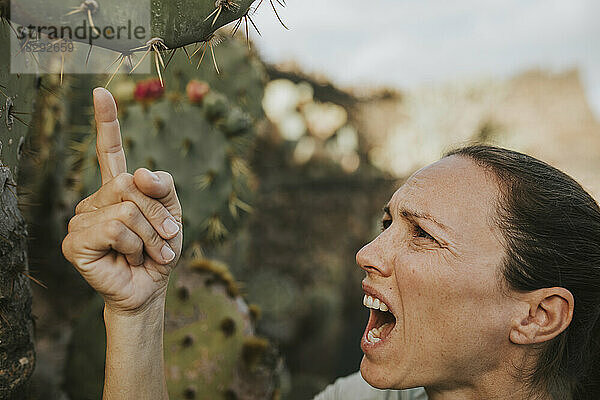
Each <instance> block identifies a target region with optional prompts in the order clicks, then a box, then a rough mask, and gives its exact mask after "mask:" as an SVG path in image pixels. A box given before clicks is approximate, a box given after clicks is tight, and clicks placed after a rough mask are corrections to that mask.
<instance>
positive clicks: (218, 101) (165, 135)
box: [80, 80, 254, 248]
mask: <svg viewBox="0 0 600 400" xmlns="http://www.w3.org/2000/svg"><path fill="white" fill-rule="evenodd" d="M186 86H187V89H188V90H187V94H183V93H181V92H169V93H166V94H163V92H162V90H163V89H162V87H161V86H160V83H158V82H157V81H155V80H150V81H142V82H138V85H137V88H136V89H135V92H134V95H135V97H136V98H137V99H138V100H137V101H133V102H129V103H127V102H123V101H120V102H119V108H120V111H121V115H120V121H121V130H122V134H123V145H124V147H125V154H126V156H127V162H128V165H129V166H130V167H131V168H133V167H135V168H138V167H146V168H149V169H151V170H156V169H159V170H164V171H169V173H171V174H172V175H173V177H174V179H175V183H176V185H177V193H178V196H179V200H180V202H181V205H182V207H183V209H184V210H185V213H184V216H183V219H184V225H185V227H186V237H185V243H184V246H185V247H186V248H187V247H189V245H191V244H194V243H198V244H200V245H208V244H215V243H218V242H220V241H221V240H222V239H224V238H225V237H227V236H228V235H229V234H230V233H231V232H232V231H233V230H235V229H236V228H237V227H238V225H239V223H240V221H241V217H242V216H243V215H244V214H247V213H248V212H249V211H250V210H251V208H250V206H249V205H248V201H249V198H250V196H251V190H250V189H251V187H252V185H253V183H252V181H253V175H252V173H251V171H250V169H249V167H248V165H247V164H246V161H245V158H246V155H247V154H246V153H247V152H248V151H249V150H250V149H251V144H252V141H253V137H254V130H253V127H252V123H253V121H252V119H251V117H250V116H248V115H247V114H246V113H244V112H242V111H241V110H240V109H239V108H238V107H236V106H233V105H231V103H230V102H229V101H228V100H227V99H226V98H225V97H224V96H223V95H221V94H219V93H216V92H214V91H213V90H210V89H209V88H208V87H207V86H206V84H205V83H202V82H199V81H190V82H188V85H186ZM117 101H119V98H117ZM94 145H95V140H94V137H91V138H90V139H89V140H88V142H84V143H82V144H81V145H80V150H81V154H82V155H83V160H82V171H81V182H82V190H83V192H84V193H90V192H92V191H93V190H96V188H97V187H98V184H99V182H100V179H99V171H98V168H97V160H96V155H95V151H94Z"/></svg>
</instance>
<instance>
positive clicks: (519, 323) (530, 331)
mask: <svg viewBox="0 0 600 400" xmlns="http://www.w3.org/2000/svg"><path fill="white" fill-rule="evenodd" d="M539 328H540V325H539V324H538V323H537V322H536V319H535V314H534V316H533V317H532V316H531V313H530V312H529V313H528V314H527V316H526V317H525V318H516V319H515V320H513V323H512V329H511V330H510V335H509V337H510V341H511V342H513V343H514V344H531V343H535V337H536V336H537V333H538V331H539Z"/></svg>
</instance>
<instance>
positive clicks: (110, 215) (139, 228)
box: [68, 201, 175, 264]
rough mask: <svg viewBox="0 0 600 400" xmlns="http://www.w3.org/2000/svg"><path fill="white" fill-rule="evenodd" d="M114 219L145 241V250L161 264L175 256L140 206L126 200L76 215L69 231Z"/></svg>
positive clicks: (166, 262)
mask: <svg viewBox="0 0 600 400" xmlns="http://www.w3.org/2000/svg"><path fill="white" fill-rule="evenodd" d="M112 219H117V220H119V221H121V222H122V223H123V224H125V226H127V227H128V228H129V229H130V230H131V231H133V232H134V233H135V234H136V235H138V236H139V237H140V238H141V239H142V241H143V242H144V250H145V252H146V253H147V254H148V255H149V256H150V257H152V259H154V261H156V262H157V263H159V264H168V263H169V262H171V261H172V260H173V258H174V257H175V253H174V252H173V250H172V249H171V247H170V246H169V244H168V243H167V242H166V241H165V240H164V239H163V238H162V237H160V235H159V234H158V233H157V232H156V230H155V229H154V228H153V227H152V225H151V224H150V222H148V220H147V219H146V217H144V214H142V212H141V211H140V209H139V208H138V206H137V205H136V204H135V203H133V202H131V201H124V202H122V203H117V204H113V205H110V206H108V207H104V208H100V209H98V210H95V211H91V212H88V213H83V214H78V215H75V216H74V217H73V218H71V220H70V221H69V226H68V231H69V233H70V232H76V231H80V230H82V229H86V228H88V227H90V226H94V225H98V224H101V223H106V222H108V221H110V220H112Z"/></svg>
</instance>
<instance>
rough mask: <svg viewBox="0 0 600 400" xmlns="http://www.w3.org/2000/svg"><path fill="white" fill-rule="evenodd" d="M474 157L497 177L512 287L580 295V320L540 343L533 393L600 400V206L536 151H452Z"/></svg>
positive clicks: (531, 375) (506, 272) (530, 379)
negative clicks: (535, 155)
mask: <svg viewBox="0 0 600 400" xmlns="http://www.w3.org/2000/svg"><path fill="white" fill-rule="evenodd" d="M452 155H456V156H461V157H466V158H468V159H471V160H472V161H474V162H475V163H477V164H478V165H480V166H481V167H483V168H484V169H486V170H488V171H490V172H491V173H492V174H493V175H494V176H495V177H496V178H497V181H498V184H499V188H500V193H501V194H500V196H499V199H498V210H497V211H498V212H497V220H498V224H499V226H500V228H501V230H502V232H503V236H504V239H505V242H506V255H505V259H504V263H503V269H502V275H503V278H504V280H505V281H506V283H507V284H508V287H510V288H511V289H513V290H517V291H533V290H537V289H541V288H546V287H556V286H558V287H564V288H566V289H567V290H569V291H570V292H571V293H572V294H573V297H574V298H575V311H574V315H573V320H572V321H571V324H570V325H569V327H567V329H566V330H565V331H564V332H562V333H561V334H560V335H558V336H557V337H556V338H554V339H553V340H551V341H549V342H546V343H544V344H543V345H542V346H541V347H540V348H536V349H535V350H536V353H535V354H536V356H537V362H536V365H535V368H534V369H533V370H531V371H526V375H525V378H526V382H527V383H528V387H529V388H530V389H532V390H535V391H537V390H539V389H545V390H546V391H548V392H549V393H550V394H551V395H552V397H553V398H554V399H556V400H559V399H560V400H567V399H573V400H591V399H598V398H600V384H599V381H598V378H599V377H600V370H599V369H600V354H599V353H600V346H599V334H600V323H599V322H598V319H599V316H600V208H599V207H598V204H597V203H596V201H595V200H594V199H593V198H592V197H591V196H590V195H589V194H588V193H587V192H586V191H585V190H584V189H583V188H582V187H581V186H580V185H579V184H578V183H577V182H575V180H573V179H572V178H571V177H569V176H568V175H567V174H565V173H563V172H561V171H559V170H558V169H556V168H554V167H552V166H550V165H548V164H546V163H544V162H542V161H540V160H537V159H535V158H533V157H531V156H528V155H525V154H522V153H518V152H516V151H512V150H507V149H503V148H498V147H494V146H488V145H473V146H468V147H463V148H460V149H457V150H453V151H450V152H449V153H447V154H446V155H445V156H452Z"/></svg>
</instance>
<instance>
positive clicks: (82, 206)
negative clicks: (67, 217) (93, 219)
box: [75, 197, 90, 214]
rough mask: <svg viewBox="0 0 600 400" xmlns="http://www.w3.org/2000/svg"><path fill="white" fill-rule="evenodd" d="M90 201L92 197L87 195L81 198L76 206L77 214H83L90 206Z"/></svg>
mask: <svg viewBox="0 0 600 400" xmlns="http://www.w3.org/2000/svg"><path fill="white" fill-rule="evenodd" d="M89 202H90V197H86V198H85V199H83V200H81V201H80V202H79V203H77V206H75V214H81V213H84V212H86V211H87V209H88V208H89V206H88V204H89Z"/></svg>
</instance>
